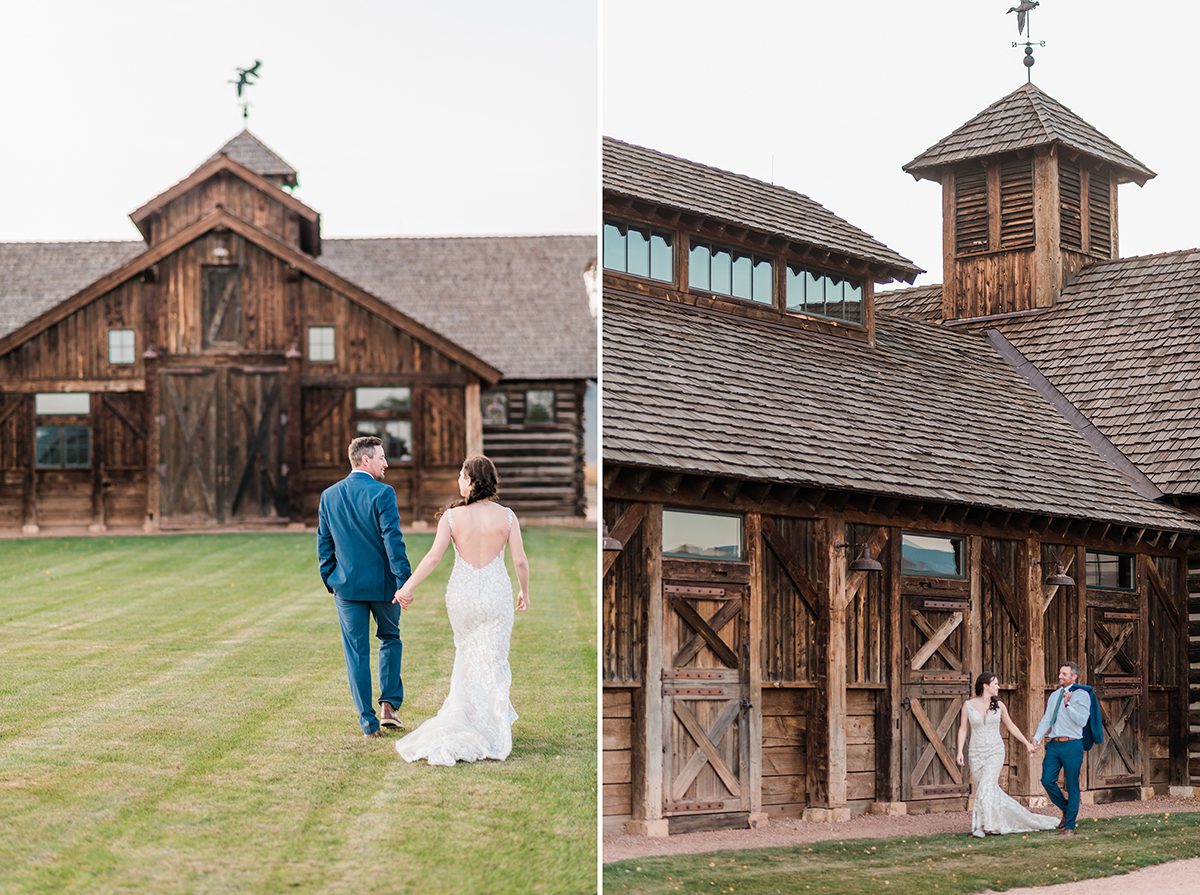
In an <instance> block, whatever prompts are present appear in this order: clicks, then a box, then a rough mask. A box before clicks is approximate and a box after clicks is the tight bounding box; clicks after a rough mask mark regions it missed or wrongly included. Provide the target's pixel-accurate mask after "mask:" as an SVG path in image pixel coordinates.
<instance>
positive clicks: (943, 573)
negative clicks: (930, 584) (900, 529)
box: [900, 534, 963, 578]
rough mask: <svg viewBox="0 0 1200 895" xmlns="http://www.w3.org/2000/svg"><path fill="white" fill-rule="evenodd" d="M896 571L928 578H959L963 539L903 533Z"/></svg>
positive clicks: (961, 574)
mask: <svg viewBox="0 0 1200 895" xmlns="http://www.w3.org/2000/svg"><path fill="white" fill-rule="evenodd" d="M900 572H901V574H903V575H926V576H928V577H931V578H962V577H963V539H962V538H947V537H943V536H941V535H924V534H905V535H904V536H903V538H902V548H901V551H900Z"/></svg>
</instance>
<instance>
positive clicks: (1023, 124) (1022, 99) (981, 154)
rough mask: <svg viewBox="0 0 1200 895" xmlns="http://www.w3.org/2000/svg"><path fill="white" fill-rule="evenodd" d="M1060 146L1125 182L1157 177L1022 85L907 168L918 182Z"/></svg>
mask: <svg viewBox="0 0 1200 895" xmlns="http://www.w3.org/2000/svg"><path fill="white" fill-rule="evenodd" d="M1052 143H1058V144H1060V145H1062V146H1066V147H1068V148H1070V149H1073V150H1075V151H1076V152H1081V153H1083V154H1085V155H1089V156H1091V157H1092V158H1095V159H1099V160H1100V161H1103V162H1107V163H1108V164H1110V165H1113V166H1114V167H1116V168H1117V169H1118V170H1119V171H1120V172H1121V173H1122V175H1123V176H1124V178H1125V179H1128V180H1133V181H1136V182H1137V183H1138V184H1143V183H1145V182H1146V181H1147V180H1149V179H1150V178H1152V177H1154V176H1155V175H1154V172H1153V171H1151V170H1150V169H1149V168H1147V167H1146V166H1145V165H1143V164H1142V163H1141V162H1139V161H1138V160H1137V159H1136V158H1134V157H1133V156H1132V155H1130V154H1129V153H1128V152H1126V151H1125V150H1124V149H1122V148H1121V147H1120V146H1118V145H1117V144H1116V143H1114V142H1113V141H1112V140H1110V139H1109V138H1108V137H1106V136H1104V134H1102V133H1100V131H1098V130H1096V128H1094V127H1092V125H1090V124H1088V123H1087V122H1086V121H1084V120H1083V119H1082V118H1080V117H1079V116H1078V115H1076V114H1075V113H1074V112H1072V111H1071V110H1070V109H1068V108H1067V107H1066V106H1064V105H1063V104H1062V103H1060V102H1059V101H1058V100H1056V99H1054V98H1053V97H1052V96H1050V95H1049V94H1047V93H1045V92H1043V91H1042V90H1039V89H1038V88H1037V87H1035V86H1034V85H1033V84H1022V85H1021V86H1020V87H1018V88H1017V89H1016V90H1014V91H1013V92H1012V93H1010V94H1009V95H1008V96H1006V97H1004V98H1003V99H1001V100H998V101H997V102H994V103H992V104H991V105H990V106H988V107H987V108H986V109H984V110H983V111H982V112H980V113H979V114H978V115H976V116H975V117H974V118H972V119H971V120H970V121H968V122H967V123H966V124H964V125H962V127H959V128H958V129H957V130H955V131H954V132H953V133H951V134H950V135H949V136H946V137H943V138H942V139H941V140H939V141H938V142H937V143H934V144H933V145H932V146H930V147H929V148H928V149H926V150H925V151H924V152H922V153H921V154H920V155H918V156H917V157H916V158H915V159H913V160H912V161H911V162H909V163H908V164H907V165H905V166H904V170H905V171H907V172H908V173H909V174H911V175H913V177H916V178H918V179H920V178H922V177H927V178H930V179H933V178H935V177H936V176H937V175H936V172H937V171H939V170H940V169H942V168H944V167H946V166H947V165H953V164H957V163H959V162H963V161H967V160H968V159H979V158H985V157H987V156H991V155H997V154H999V153H1002V152H1013V151H1015V150H1018V149H1032V148H1033V147H1035V146H1046V145H1049V144H1052Z"/></svg>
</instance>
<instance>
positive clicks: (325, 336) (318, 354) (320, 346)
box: [308, 326, 336, 361]
mask: <svg viewBox="0 0 1200 895" xmlns="http://www.w3.org/2000/svg"><path fill="white" fill-rule="evenodd" d="M334 344H335V342H334V334H333V327H332V326H310V327H309V328H308V359H309V360H315V361H330V360H333V359H334V356H335V353H336V349H335V348H334Z"/></svg>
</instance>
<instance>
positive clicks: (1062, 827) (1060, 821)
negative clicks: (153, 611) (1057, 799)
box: [1054, 814, 1067, 830]
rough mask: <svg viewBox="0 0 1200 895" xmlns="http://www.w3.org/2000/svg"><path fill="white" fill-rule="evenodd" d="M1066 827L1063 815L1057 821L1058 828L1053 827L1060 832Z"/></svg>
mask: <svg viewBox="0 0 1200 895" xmlns="http://www.w3.org/2000/svg"><path fill="white" fill-rule="evenodd" d="M1066 826H1067V816H1066V815H1065V814H1064V815H1063V816H1062V818H1060V819H1059V821H1058V826H1057V827H1055V828H1054V829H1056V830H1062V829H1065V828H1066Z"/></svg>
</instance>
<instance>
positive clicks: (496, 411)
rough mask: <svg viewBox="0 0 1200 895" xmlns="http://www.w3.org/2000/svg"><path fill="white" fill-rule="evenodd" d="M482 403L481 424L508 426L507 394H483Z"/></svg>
mask: <svg viewBox="0 0 1200 895" xmlns="http://www.w3.org/2000/svg"><path fill="white" fill-rule="evenodd" d="M482 403H483V424H484V425H485V426H506V425H508V393H507V392H484V393H483V398H482Z"/></svg>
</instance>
